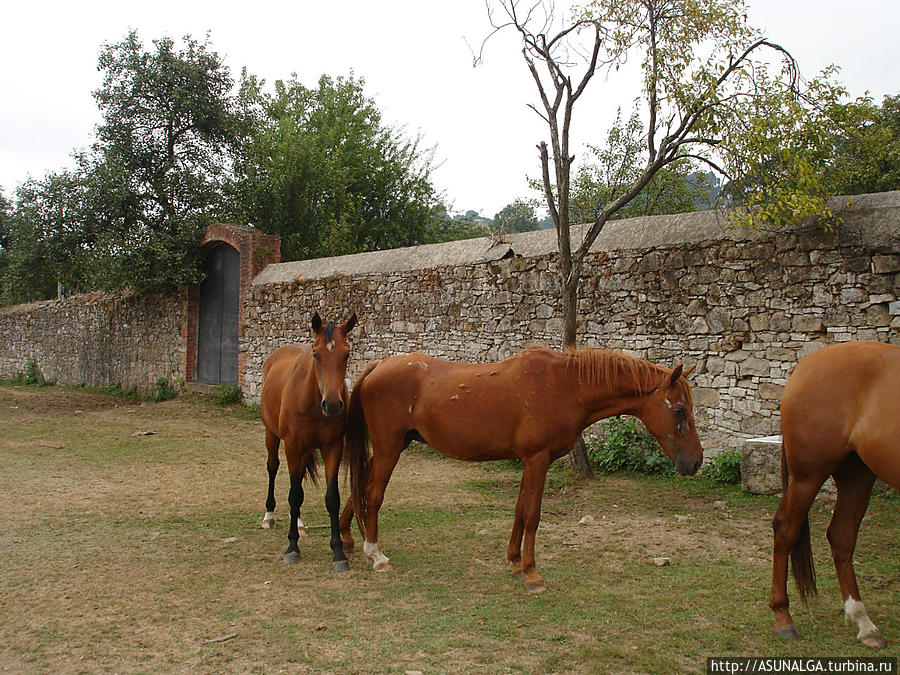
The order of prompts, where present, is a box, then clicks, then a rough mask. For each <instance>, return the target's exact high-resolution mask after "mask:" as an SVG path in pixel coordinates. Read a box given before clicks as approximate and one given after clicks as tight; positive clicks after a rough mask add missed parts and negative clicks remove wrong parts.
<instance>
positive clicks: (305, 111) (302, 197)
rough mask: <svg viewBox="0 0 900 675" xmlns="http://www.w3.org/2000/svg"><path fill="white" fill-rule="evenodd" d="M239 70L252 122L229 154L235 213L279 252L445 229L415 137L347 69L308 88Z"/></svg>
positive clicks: (427, 236) (419, 236) (298, 254)
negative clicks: (233, 158)
mask: <svg viewBox="0 0 900 675" xmlns="http://www.w3.org/2000/svg"><path fill="white" fill-rule="evenodd" d="M263 85H264V83H263V82H261V81H259V80H257V79H256V78H253V77H248V76H246V75H245V77H244V78H243V81H242V86H241V101H242V105H243V107H244V109H245V110H246V111H247V112H248V114H249V115H251V116H252V117H253V118H254V120H255V129H254V132H253V134H252V135H251V136H250V137H249V138H248V140H247V143H246V144H245V146H244V148H243V150H242V152H241V153H240V156H239V158H238V160H237V162H236V163H235V173H236V176H237V178H236V181H235V184H234V186H233V189H232V200H231V203H232V208H233V211H234V213H235V217H236V218H238V219H242V220H246V221H248V222H251V223H253V224H254V225H256V226H257V227H259V228H260V229H262V230H263V231H265V232H268V233H270V234H278V235H280V236H281V238H282V244H281V250H282V256H283V258H284V259H285V260H296V259H302V258H314V257H321V256H328V255H340V254H343V253H351V252H356V251H365V250H375V249H385V248H393V247H397V246H408V245H413V244H420V243H425V242H429V241H438V240H441V239H443V238H444V236H443V235H445V234H447V232H446V225H447V221H446V220H445V219H444V218H442V217H441V209H440V208H438V207H439V206H440V201H439V199H438V195H437V192H436V190H435V188H434V186H433V185H432V183H431V178H430V173H431V169H432V159H431V154H430V152H428V151H426V150H424V149H423V148H422V147H421V141H420V139H418V138H417V139H414V140H409V139H407V138H405V137H404V135H403V134H402V133H401V132H400V131H398V130H397V129H393V128H391V127H389V126H387V125H385V124H384V122H383V120H382V118H381V112H380V111H379V109H378V107H377V106H376V104H375V102H374V101H373V100H372V99H370V98H368V97H367V96H366V95H365V94H364V92H363V86H364V81H363V80H362V79H356V78H354V77H352V76H351V77H348V78H344V77H338V78H331V77H328V76H323V77H322V78H321V79H320V80H319V83H318V86H317V87H316V88H315V89H309V88H307V87H305V86H303V85H302V84H301V83H300V82H298V81H297V80H296V77H294V78H292V79H291V80H289V81H287V82H284V81H281V80H278V81H276V82H275V86H274V93H267V92H266V91H265V90H264V88H263Z"/></svg>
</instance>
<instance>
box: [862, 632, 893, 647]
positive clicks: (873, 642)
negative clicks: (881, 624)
mask: <svg viewBox="0 0 900 675" xmlns="http://www.w3.org/2000/svg"><path fill="white" fill-rule="evenodd" d="M859 641H860V642H862V643H863V644H864V645H865V646H866V647H875V648H876V649H885V648H886V647H887V640H885V639H884V637H883V636H882V635H881V633H879V632H878V631H877V630H876V631H875V632H874V633H869V634H868V635H866V636H865V637H861V638H859Z"/></svg>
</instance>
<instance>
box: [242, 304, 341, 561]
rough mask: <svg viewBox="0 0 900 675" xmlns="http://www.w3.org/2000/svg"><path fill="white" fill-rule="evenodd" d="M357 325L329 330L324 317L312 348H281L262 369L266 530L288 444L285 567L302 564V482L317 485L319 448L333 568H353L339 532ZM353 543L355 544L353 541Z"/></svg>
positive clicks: (271, 524) (316, 323)
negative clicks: (281, 447) (281, 458)
mask: <svg viewBox="0 0 900 675" xmlns="http://www.w3.org/2000/svg"><path fill="white" fill-rule="evenodd" d="M355 324H356V314H354V315H353V316H351V317H350V319H349V320H348V321H347V322H346V323H345V324H344V325H343V326H335V325H334V323H333V322H332V321H329V322H328V323H327V324H325V325H324V326H323V325H322V319H321V318H319V314H318V313H316V314H315V315H314V316H313V317H312V334H313V343H312V344H311V345H308V344H304V345H296V344H291V345H285V346H283V347H279V348H278V349H276V350H275V351H274V352H272V354H271V355H270V356H269V358H267V359H266V361H265V363H264V364H263V385H262V394H261V396H260V402H259V409H260V414H261V415H262V420H263V424H264V425H265V427H266V448H267V449H268V451H269V459H268V462H267V463H266V467H267V469H268V471H269V492H268V496H267V498H266V515H265V517H264V518H263V527H265V528H272V527H274V525H275V513H274V511H275V475H276V474H277V473H278V465H279V460H278V446H279V444H280V442H281V441H282V440H283V441H284V454H285V457H286V458H287V463H288V471H289V472H290V476H291V489H290V492H289V493H288V504H289V505H290V526H289V528H288V548H287V551H285V554H284V562H286V563H291V564H296V563H297V562H299V561H300V549H299V547H298V546H297V541H298V539H299V538H300V531H299V529H298V524H299V523H300V506H301V505H302V504H303V478H304V477H305V476H306V475H309V477H310V478H311V479H312V480H313V481H314V482H315V479H316V459H315V454H314V452H315V449H316V448H319V449H320V450H321V452H322V460H323V461H324V463H325V480H326V483H327V490H326V493H325V506H326V508H327V509H328V514H329V516H330V517H331V549H332V551H333V553H334V558H333V561H332V567H333V568H334V570H335V571H337V572H341V571H345V570H347V569H349V565H348V563H347V557H346V556H345V555H344V547H343V543H342V542H341V537H340V534H339V529H338V516H339V511H340V502H341V498H340V495H339V494H338V479H337V474H338V467H339V466H340V463H341V456H342V454H343V448H344V418H345V407H344V402H345V401H346V400H347V398H348V397H347V384H346V381H345V378H346V374H347V361H348V359H349V357H350V345H349V344H347V334H348V333H349V332H350V330H351V329H352V328H353V326H354V325H355ZM351 541H352V540H351Z"/></svg>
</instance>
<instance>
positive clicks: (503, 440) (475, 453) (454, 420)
mask: <svg viewBox="0 0 900 675" xmlns="http://www.w3.org/2000/svg"><path fill="white" fill-rule="evenodd" d="M415 413H416V414H415V415H414V419H413V421H412V424H413V425H414V428H415V430H416V431H418V432H419V434H420V435H421V436H422V438H424V440H425V442H426V443H427V444H428V445H430V446H431V447H432V448H434V449H435V450H437V451H438V452H440V453H441V454H442V455H446V456H447V457H452V458H454V459H462V460H468V461H476V462H483V461H489V460H495V459H510V458H513V457H516V456H517V455H516V454H515V453H514V451H513V449H512V447H511V446H512V442H511V438H512V436H513V432H514V426H515V421H514V420H512V419H510V417H511V416H509V415H508V414H502V413H497V412H496V411H490V410H486V409H485V407H484V405H482V404H480V403H477V402H472V403H467V402H465V401H462V400H459V399H457V400H451V401H447V402H446V403H443V402H442V403H441V404H439V405H427V404H426V405H423V406H419V407H418V408H417V410H416V411H415Z"/></svg>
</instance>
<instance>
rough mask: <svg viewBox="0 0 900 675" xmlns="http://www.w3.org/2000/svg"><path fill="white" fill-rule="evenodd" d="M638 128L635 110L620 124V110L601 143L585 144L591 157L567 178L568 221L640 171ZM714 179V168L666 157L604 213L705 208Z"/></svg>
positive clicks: (593, 210) (593, 209)
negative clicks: (704, 168) (618, 206)
mask: <svg viewBox="0 0 900 675" xmlns="http://www.w3.org/2000/svg"><path fill="white" fill-rule="evenodd" d="M640 129H641V121H640V119H639V117H638V114H637V110H635V111H634V113H633V114H632V116H631V119H629V121H628V123H627V124H626V125H624V126H623V125H622V120H621V110H620V111H619V115H618V116H617V118H616V121H615V123H614V124H613V126H612V127H611V128H610V130H609V133H608V135H607V141H606V144H605V145H604V146H602V147H594V146H589V149H590V152H591V154H592V161H588V162H584V163H582V164H581V165H580V166H579V167H578V169H577V171H576V172H575V176H574V178H573V179H572V187H571V195H570V209H571V216H570V218H571V221H572V222H573V223H592V222H594V221H595V220H596V219H597V217H598V216H599V215H600V214H601V213H602V212H603V209H604V208H605V207H606V205H607V204H609V203H611V202H613V201H615V199H616V198H617V197H618V196H619V195H620V194H621V193H622V192H623V191H624V190H626V189H627V188H628V187H629V186H631V184H632V183H633V182H634V181H635V180H636V179H637V178H638V177H639V176H640V174H641V172H642V171H643V169H644V166H643V164H642V160H643V152H642V151H643V145H642V143H641V139H640V135H639V134H640ZM718 183H719V181H718V179H717V177H716V176H715V174H713V173H712V172H708V171H700V170H698V167H696V166H695V164H694V163H692V162H690V161H688V160H681V161H677V162H672V163H671V164H669V165H667V166H665V167H663V168H661V169H660V170H659V171H657V172H656V173H655V174H654V175H653V177H652V178H651V179H650V181H649V182H648V183H647V185H645V186H644V188H643V189H642V190H641V191H640V192H639V193H638V194H637V195H636V196H635V198H634V199H632V200H631V201H630V202H629V203H628V204H625V205H624V206H623V207H622V208H621V209H619V211H617V212H616V213H614V214H612V215H611V216H610V219H620V218H634V217H637V216H652V215H661V214H667V213H686V212H688V211H696V210H702V209H708V208H710V207H711V206H713V204H714V203H715V200H716V196H717V195H718V190H719V185H718ZM538 187H542V186H538Z"/></svg>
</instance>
